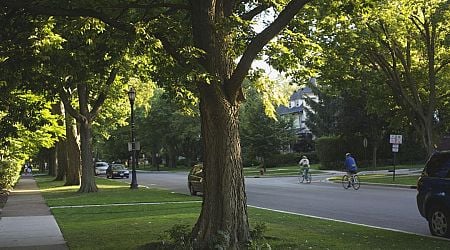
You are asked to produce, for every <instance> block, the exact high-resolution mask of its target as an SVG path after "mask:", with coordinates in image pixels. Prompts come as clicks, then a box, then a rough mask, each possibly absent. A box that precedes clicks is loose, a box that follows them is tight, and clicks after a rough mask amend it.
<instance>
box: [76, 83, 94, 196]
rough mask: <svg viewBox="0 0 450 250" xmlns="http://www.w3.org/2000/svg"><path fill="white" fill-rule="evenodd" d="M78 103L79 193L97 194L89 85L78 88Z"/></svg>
mask: <svg viewBox="0 0 450 250" xmlns="http://www.w3.org/2000/svg"><path fill="white" fill-rule="evenodd" d="M77 90H78V103H79V105H80V115H81V119H80V120H79V121H78V123H79V124H80V135H81V185H80V189H79V190H78V192H80V193H90V192H97V191H98V188H97V184H96V183H95V178H94V161H93V158H92V157H93V155H92V124H91V123H92V120H91V114H90V113H89V100H88V99H89V91H88V87H87V84H85V83H81V84H78V86H77Z"/></svg>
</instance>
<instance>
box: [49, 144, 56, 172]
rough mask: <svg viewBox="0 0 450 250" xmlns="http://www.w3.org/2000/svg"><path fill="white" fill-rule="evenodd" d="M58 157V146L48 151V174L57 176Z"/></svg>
mask: <svg viewBox="0 0 450 250" xmlns="http://www.w3.org/2000/svg"><path fill="white" fill-rule="evenodd" d="M57 159H58V156H57V148H56V147H53V148H51V149H50V150H49V151H48V175H50V176H56V168H57V165H58V160H57Z"/></svg>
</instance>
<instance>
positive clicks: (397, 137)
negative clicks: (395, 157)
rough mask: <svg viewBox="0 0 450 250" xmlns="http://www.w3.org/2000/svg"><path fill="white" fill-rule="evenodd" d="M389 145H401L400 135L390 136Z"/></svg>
mask: <svg viewBox="0 0 450 250" xmlns="http://www.w3.org/2000/svg"><path fill="white" fill-rule="evenodd" d="M389 143H392V144H402V135H390V136H389Z"/></svg>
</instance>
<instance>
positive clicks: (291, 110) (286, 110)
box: [276, 105, 303, 115]
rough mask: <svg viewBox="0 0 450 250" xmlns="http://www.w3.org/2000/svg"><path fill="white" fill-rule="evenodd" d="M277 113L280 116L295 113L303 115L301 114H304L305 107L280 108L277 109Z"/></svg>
mask: <svg viewBox="0 0 450 250" xmlns="http://www.w3.org/2000/svg"><path fill="white" fill-rule="evenodd" d="M276 111H277V113H278V114H280V115H286V114H294V113H301V112H303V105H300V106H298V107H297V106H295V107H292V108H288V107H286V106H279V107H278V108H277V109H276Z"/></svg>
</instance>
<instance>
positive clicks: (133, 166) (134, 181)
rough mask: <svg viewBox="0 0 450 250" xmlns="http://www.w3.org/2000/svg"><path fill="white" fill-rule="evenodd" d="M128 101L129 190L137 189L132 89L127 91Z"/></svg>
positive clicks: (134, 96) (134, 97) (133, 93)
mask: <svg viewBox="0 0 450 250" xmlns="http://www.w3.org/2000/svg"><path fill="white" fill-rule="evenodd" d="M128 99H129V100H130V106H131V117H130V119H131V122H130V123H131V169H132V170H131V184H130V188H131V189H137V188H138V184H137V178H136V138H135V135H134V100H135V99H136V91H135V90H134V88H133V87H131V88H130V90H129V91H128Z"/></svg>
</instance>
